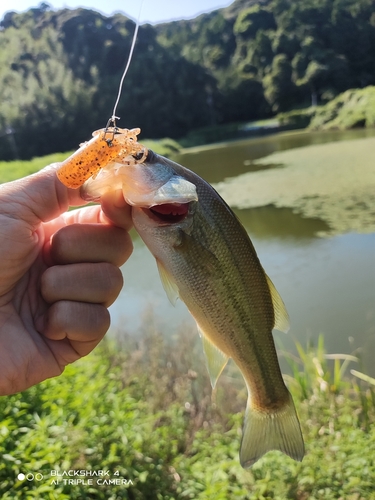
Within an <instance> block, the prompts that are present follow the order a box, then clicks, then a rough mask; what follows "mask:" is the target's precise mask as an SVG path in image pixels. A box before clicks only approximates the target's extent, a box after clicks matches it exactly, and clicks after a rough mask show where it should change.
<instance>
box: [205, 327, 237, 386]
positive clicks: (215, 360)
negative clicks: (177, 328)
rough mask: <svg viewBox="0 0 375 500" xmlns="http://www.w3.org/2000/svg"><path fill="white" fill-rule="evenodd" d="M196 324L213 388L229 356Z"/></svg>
mask: <svg viewBox="0 0 375 500" xmlns="http://www.w3.org/2000/svg"><path fill="white" fill-rule="evenodd" d="M197 326H198V331H199V335H200V336H201V337H202V342H203V352H204V354H205V356H206V362H207V369H208V374H209V376H210V380H211V386H212V388H213V389H214V388H215V385H216V382H217V380H218V378H219V377H220V375H221V372H222V371H223V370H224V368H225V366H226V364H227V362H228V359H229V356H227V355H226V354H224V353H223V351H221V350H220V349H218V348H217V347H216V346H215V344H213V343H212V342H211V341H210V340H209V339H208V338H207V337H206V335H205V334H204V333H203V331H202V329H201V328H200V326H199V325H197Z"/></svg>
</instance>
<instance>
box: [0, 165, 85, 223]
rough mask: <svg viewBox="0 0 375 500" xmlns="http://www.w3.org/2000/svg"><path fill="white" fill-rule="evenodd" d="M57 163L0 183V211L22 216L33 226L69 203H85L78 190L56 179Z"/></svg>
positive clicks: (17, 216) (62, 210)
mask: <svg viewBox="0 0 375 500" xmlns="http://www.w3.org/2000/svg"><path fill="white" fill-rule="evenodd" d="M59 167H60V164H59V163H53V164H51V165H49V166H47V167H45V168H44V169H42V170H40V171H39V172H37V173H35V174H33V175H29V176H28V177H24V178H23V179H19V180H17V181H13V182H9V183H6V184H3V185H1V186H0V213H1V214H3V215H8V216H10V217H12V218H14V219H21V220H23V221H25V222H26V223H27V224H29V225H30V226H31V227H32V228H33V229H36V228H37V227H38V226H39V224H40V223H41V222H48V221H50V220H52V219H55V218H56V217H58V216H59V215H61V214H62V213H64V212H66V211H67V210H68V208H69V206H81V205H84V204H86V202H85V201H84V200H82V198H81V197H80V195H79V190H78V189H77V190H75V189H69V188H67V187H65V186H64V185H63V184H62V183H61V182H60V181H59V180H58V178H57V175H56V171H57V169H58V168H59Z"/></svg>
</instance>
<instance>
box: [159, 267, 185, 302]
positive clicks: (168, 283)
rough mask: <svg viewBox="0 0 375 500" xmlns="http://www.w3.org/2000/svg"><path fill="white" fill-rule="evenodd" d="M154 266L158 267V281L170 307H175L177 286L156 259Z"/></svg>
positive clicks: (177, 295)
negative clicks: (159, 280)
mask: <svg viewBox="0 0 375 500" xmlns="http://www.w3.org/2000/svg"><path fill="white" fill-rule="evenodd" d="M156 264H157V265H158V270H159V275H160V279H161V282H162V285H163V287H164V290H165V292H166V294H167V297H168V299H169V301H170V303H171V304H172V306H175V305H176V301H177V299H178V298H179V296H180V294H179V290H178V286H177V285H176V283H175V281H174V280H173V278H172V276H171V275H170V274H169V273H168V271H167V270H166V269H165V267H164V266H163V264H162V263H161V262H160V260H158V259H156Z"/></svg>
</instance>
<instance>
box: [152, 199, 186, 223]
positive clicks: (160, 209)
mask: <svg viewBox="0 0 375 500" xmlns="http://www.w3.org/2000/svg"><path fill="white" fill-rule="evenodd" d="M149 211H150V212H151V214H152V215H153V216H154V218H157V220H159V221H161V222H167V223H176V222H180V221H182V220H183V219H184V218H185V217H186V215H187V214H188V212H189V203H165V204H163V205H155V206H153V207H151V208H149Z"/></svg>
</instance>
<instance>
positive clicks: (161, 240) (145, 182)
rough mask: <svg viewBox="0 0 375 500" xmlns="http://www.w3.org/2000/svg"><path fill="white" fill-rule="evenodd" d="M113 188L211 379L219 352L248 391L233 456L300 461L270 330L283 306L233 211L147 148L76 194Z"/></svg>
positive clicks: (284, 322)
mask: <svg viewBox="0 0 375 500" xmlns="http://www.w3.org/2000/svg"><path fill="white" fill-rule="evenodd" d="M130 163H131V162H130ZM113 189H122V190H123V195H124V198H125V200H126V201H127V202H128V203H129V204H130V205H131V206H132V219H133V223H134V227H135V229H136V230H137V232H138V233H139V235H140V237H141V238H142V239H143V241H144V243H145V244H146V246H147V247H148V248H149V250H150V251H151V253H152V254H153V256H154V257H155V259H156V263H157V267H158V270H159V274H160V277H161V281H162V284H163V286H164V289H165V291H166V293H167V296H168V298H169V300H170V301H171V302H172V304H175V303H176V300H177V299H180V300H182V301H183V302H184V303H185V304H186V306H187V308H188V310H189V311H190V313H191V315H192V316H193V318H194V319H195V321H196V323H197V326H198V331H199V334H200V336H201V338H202V342H203V350H204V354H205V357H206V361H207V368H208V372H209V376H210V380H211V385H212V387H213V388H214V387H215V385H216V383H217V380H218V378H219V376H220V374H221V373H222V371H223V370H224V368H225V366H226V364H227V362H228V359H229V358H232V360H233V361H234V363H235V364H236V365H237V367H238V368H239V370H240V372H241V373H242V376H243V378H244V380H245V383H246V386H247V389H248V400H247V406H246V410H245V418H244V426H243V433H242V440H241V447H240V463H241V465H242V466H243V467H244V468H248V467H250V466H252V465H253V464H254V463H255V462H256V461H257V460H258V459H259V458H260V457H262V456H263V455H264V454H265V453H267V452H268V451H270V450H280V451H281V452H283V453H285V454H286V455H288V456H289V457H291V458H292V459H294V460H297V461H301V460H302V458H303V456H304V441H303V436H302V432H301V428H300V423H299V420H298V417H297V413H296V410H295V406H294V403H293V399H292V396H291V394H290V392H289V391H288V389H287V387H286V385H285V383H284V380H283V377H282V374H281V371H280V367H279V363H278V358H277V353H276V349H275V344H274V341H273V336H272V330H273V328H276V329H278V330H281V331H285V332H286V331H287V330H288V328H289V317H288V313H287V312H286V308H285V305H284V303H283V301H282V299H281V297H280V295H279V293H278V292H277V290H276V288H275V286H274V285H273V283H272V281H271V280H270V278H269V277H268V276H267V274H266V273H265V271H264V269H263V267H262V265H261V263H260V261H259V258H258V256H257V253H256V251H255V248H254V246H253V244H252V242H251V240H250V238H249V236H248V234H247V232H246V230H245V229H244V227H243V226H242V224H241V223H240V221H239V220H238V218H237V217H236V215H235V214H234V212H233V211H232V210H231V208H230V207H229V206H228V205H227V204H226V202H225V201H224V200H223V199H222V198H221V197H220V195H219V194H218V193H217V192H216V191H215V189H214V188H213V187H212V186H211V185H210V184H209V183H207V182H206V181H205V180H203V179H202V178H201V177H199V176H198V175H197V174H196V173H194V172H192V171H190V170H188V169H187V168H185V167H183V166H182V165H179V164H177V163H175V162H173V161H171V160H169V159H166V158H164V157H162V156H160V155H158V154H156V153H154V152H153V151H151V150H148V152H147V156H146V158H145V159H144V160H143V162H142V163H137V162H136V161H135V162H132V163H131V164H129V161H128V162H124V161H123V160H116V161H114V162H112V163H110V164H108V165H107V167H106V168H103V169H102V170H101V171H100V172H99V173H98V174H97V175H96V176H95V177H93V178H90V179H88V180H87V181H86V182H85V183H84V184H83V186H82V187H81V196H82V197H83V198H84V199H86V200H100V197H101V196H102V195H103V194H104V193H105V192H107V191H109V190H113Z"/></svg>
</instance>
